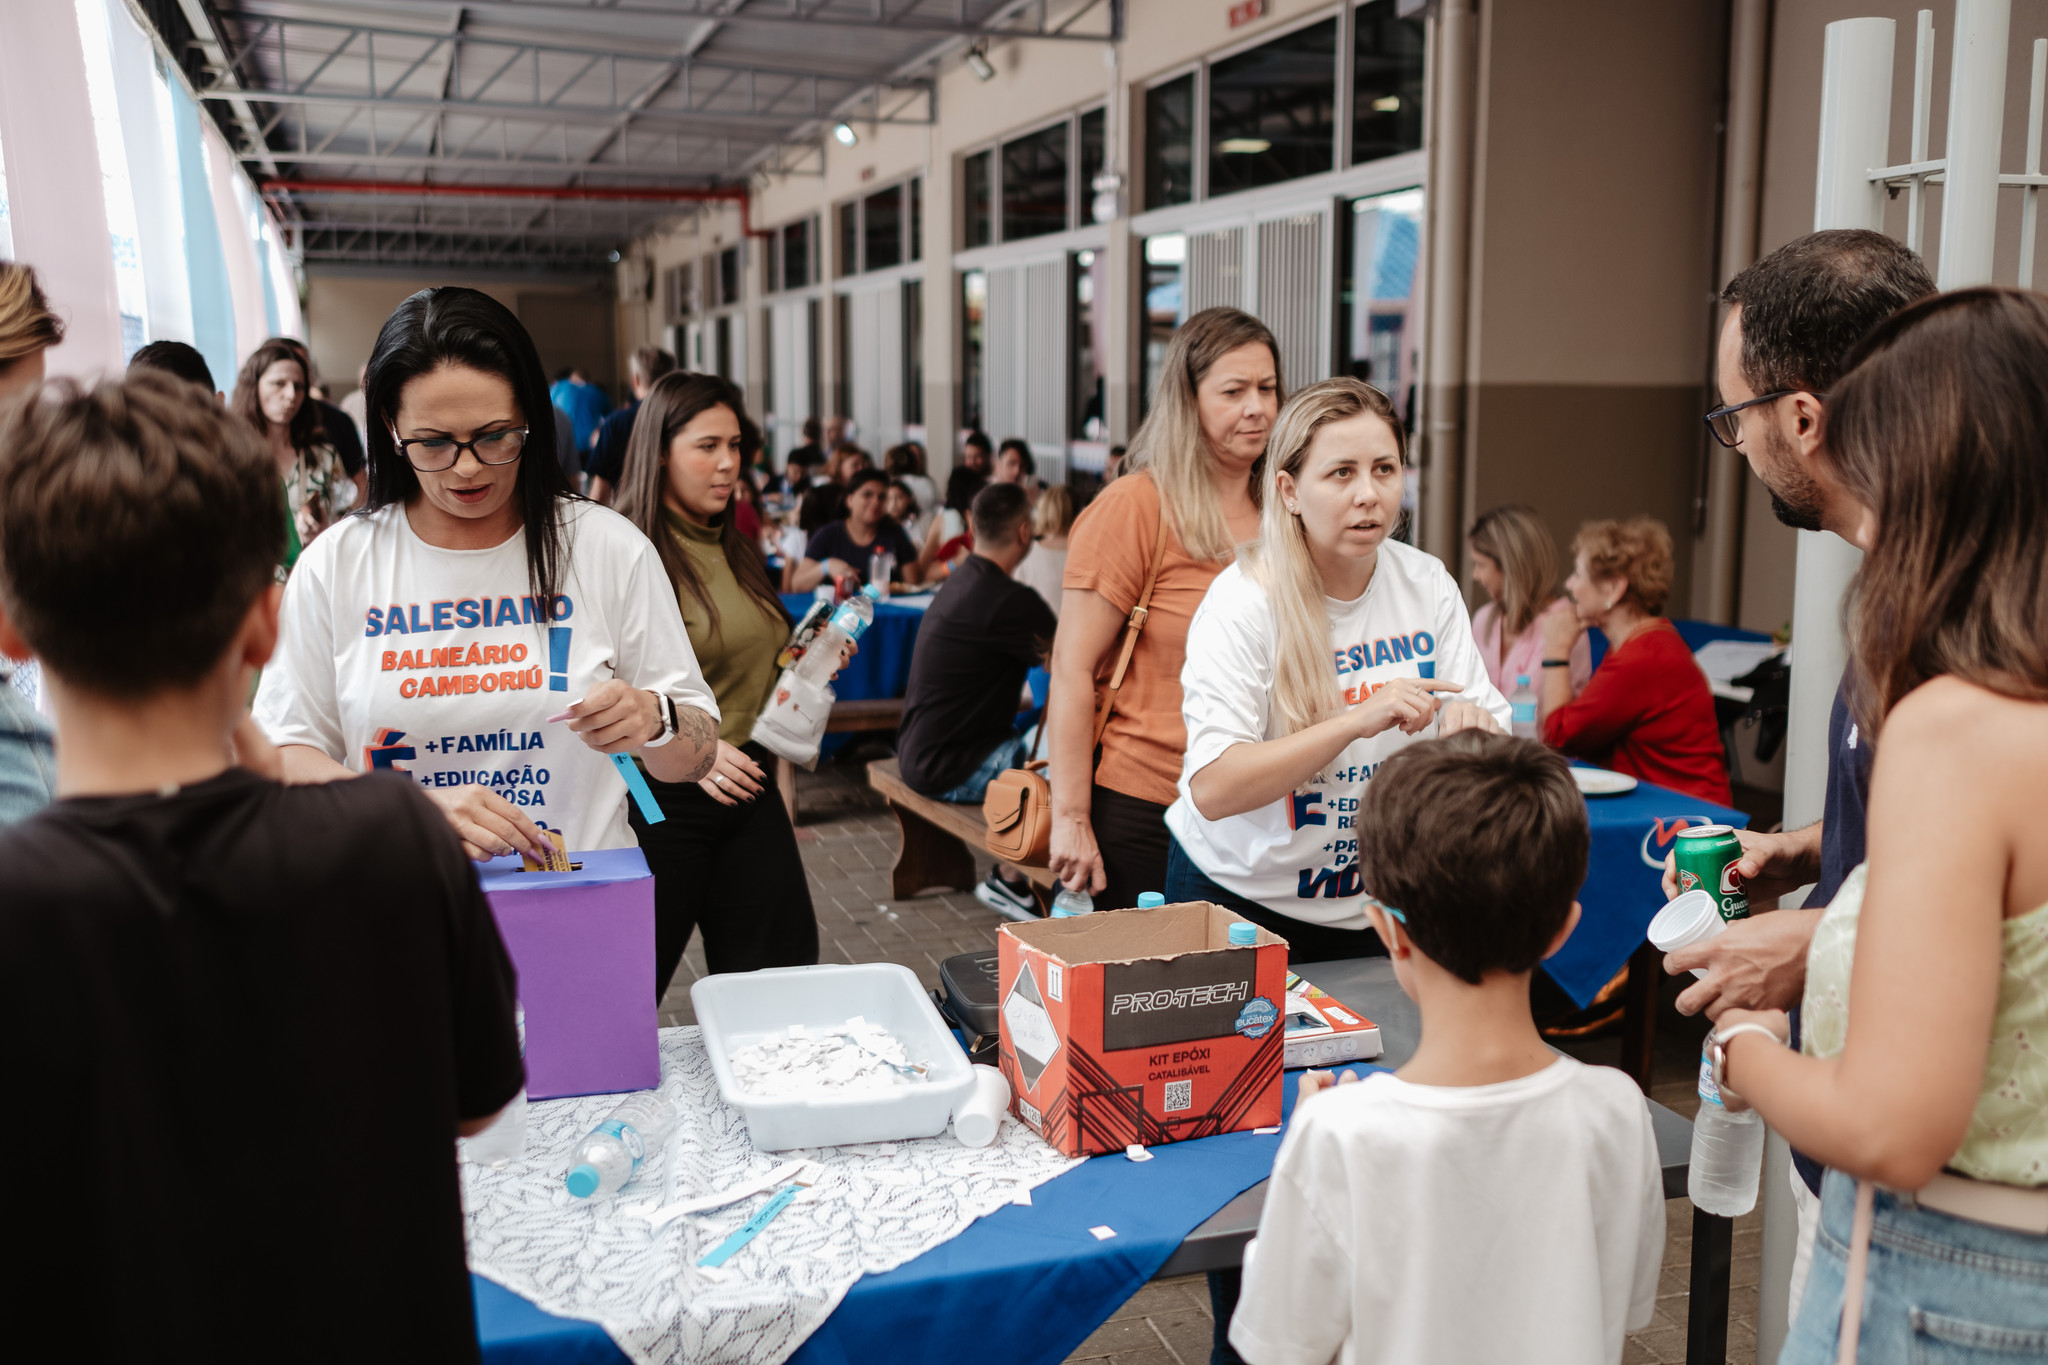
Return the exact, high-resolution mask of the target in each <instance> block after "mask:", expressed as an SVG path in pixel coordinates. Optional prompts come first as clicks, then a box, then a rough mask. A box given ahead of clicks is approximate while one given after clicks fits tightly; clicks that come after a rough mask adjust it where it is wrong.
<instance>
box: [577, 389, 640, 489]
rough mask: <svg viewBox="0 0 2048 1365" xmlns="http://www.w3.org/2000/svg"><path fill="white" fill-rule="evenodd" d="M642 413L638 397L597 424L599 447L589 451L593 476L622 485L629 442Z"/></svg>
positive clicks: (589, 470)
mask: <svg viewBox="0 0 2048 1365" xmlns="http://www.w3.org/2000/svg"><path fill="white" fill-rule="evenodd" d="M639 415H640V400H639V399H637V398H635V399H634V400H633V401H632V402H630V403H628V404H626V406H624V407H623V408H620V409H619V410H618V411H617V412H615V413H613V414H612V415H611V416H609V417H607V418H605V419H604V421H603V423H601V424H600V425H599V426H598V428H597V449H596V450H593V451H591V452H590V464H589V466H588V467H587V469H586V470H585V472H586V473H588V474H589V475H590V477H591V478H593V479H603V480H604V481H605V482H606V483H608V484H610V485H611V486H612V487H613V488H617V487H618V486H619V476H620V475H622V474H624V473H625V472H626V443H627V442H628V441H630V440H631V439H632V438H633V419H634V418H635V417H638V416H639Z"/></svg>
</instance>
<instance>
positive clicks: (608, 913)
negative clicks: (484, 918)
mask: <svg viewBox="0 0 2048 1365" xmlns="http://www.w3.org/2000/svg"><path fill="white" fill-rule="evenodd" d="M569 858H570V860H571V861H572V862H578V863H581V864H582V865H583V867H582V870H581V871H578V872H523V871H521V870H520V863H519V859H518V858H516V857H509V858H497V859H493V860H492V861H491V862H488V863H485V864H484V865H483V866H482V867H480V868H479V869H478V874H479V877H480V879H481V880H482V882H483V888H484V895H485V896H486V897H487V898H489V900H490V903H491V913H492V915H494V916H495V917H496V918H497V921H498V933H499V934H500V935H501V936H502V937H503V938H504V940H505V947H506V950H507V951H509V952H510V953H511V954H512V965H513V966H514V967H516V968H518V969H519V1003H520V1006H521V1007H522V1008H523V1009H524V1010H525V1011H526V1093H527V1095H528V1096H529V1097H530V1098H532V1099H536V1100H547V1099H555V1098H558V1097H560V1096H563V1095H602V1094H610V1093H613V1092H615V1091H621V1090H650V1089H652V1088H653V1087H655V1086H657V1085H659V1084H661V1051H660V1045H659V1042H658V1040H657V1039H656V1038H655V1030H656V1028H658V1027H659V1025H658V1023H657V1021H656V1018H655V1012H654V1009H655V1000H654V877H653V875H652V874H651V873H649V872H648V870H647V859H646V858H645V857H644V856H643V855H642V854H641V852H640V850H639V849H637V848H608V849H604V850H601V851H599V852H595V853H571V854H570V855H569Z"/></svg>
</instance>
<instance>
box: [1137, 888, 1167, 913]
mask: <svg viewBox="0 0 2048 1365" xmlns="http://www.w3.org/2000/svg"><path fill="white" fill-rule="evenodd" d="M1164 904H1166V897H1164V896H1162V895H1160V894H1159V893H1158V892H1157V891H1140V892H1139V893H1138V908H1139V909H1140V910H1157V909H1158V908H1159V907H1160V906H1162V905H1164Z"/></svg>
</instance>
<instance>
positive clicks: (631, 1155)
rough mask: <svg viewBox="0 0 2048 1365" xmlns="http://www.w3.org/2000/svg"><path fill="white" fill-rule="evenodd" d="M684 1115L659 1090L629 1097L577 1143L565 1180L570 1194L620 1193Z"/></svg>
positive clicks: (582, 1196)
mask: <svg viewBox="0 0 2048 1365" xmlns="http://www.w3.org/2000/svg"><path fill="white" fill-rule="evenodd" d="M681 1116H682V1111H681V1110H680V1109H678V1108H677V1107H676V1106H675V1105H674V1104H672V1103H670V1102H669V1101H667V1100H665V1099H663V1098H662V1097H661V1092H660V1091H659V1090H647V1091H643V1092H641V1093H640V1094H638V1095H634V1096H632V1097H631V1098H629V1099H628V1100H627V1101H626V1102H625V1103H623V1104H621V1105H620V1106H619V1107H618V1108H616V1109H614V1110H612V1112H611V1115H610V1117H608V1118H606V1119H605V1121H604V1122H603V1123H600V1124H598V1125H597V1127H595V1128H593V1129H591V1130H590V1135H589V1136H588V1137H586V1138H584V1139H583V1141H581V1142H579V1143H577V1144H576V1155H575V1157H574V1159H573V1160H574V1164H573V1165H571V1166H570V1167H569V1175H568V1178H567V1179H566V1180H564V1181H563V1183H564V1184H565V1185H567V1186H568V1187H569V1193H570V1194H573V1195H575V1196H576V1197H577V1198H578V1199H607V1198H610V1197H611V1196H612V1195H614V1194H617V1193H618V1192H619V1188H620V1187H621V1186H623V1185H624V1184H625V1183H626V1182H627V1181H629V1180H631V1179H632V1178H633V1175H634V1172H636V1171H638V1170H639V1169H640V1164H641V1163H642V1162H644V1161H645V1160H647V1154H648V1153H649V1152H652V1151H654V1150H655V1149H656V1148H658V1147H659V1146H660V1145H661V1142H662V1140H663V1139H664V1138H666V1137H667V1136H668V1135H669V1133H670V1132H671V1131H672V1130H673V1129H674V1128H675V1126H676V1120H677V1119H678V1118H680V1117H681Z"/></svg>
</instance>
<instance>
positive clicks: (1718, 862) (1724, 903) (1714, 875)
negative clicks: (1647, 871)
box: [1676, 825, 1749, 920]
mask: <svg viewBox="0 0 2048 1365" xmlns="http://www.w3.org/2000/svg"><path fill="white" fill-rule="evenodd" d="M1741 858H1742V840H1740V839H1738V838H1736V837H1735V831H1734V829H1733V828H1731V827H1730V826H1728V825H1700V826H1697V827H1696V828H1692V829H1682V830H1680V831H1679V832H1678V848H1677V857H1676V866H1677V870H1678V889H1679V891H1680V892H1681V893H1684V892H1687V891H1691V890H1692V889H1693V888H1695V887H1704V888H1706V889H1707V890H1709V891H1711V892H1712V893H1713V894H1714V896H1715V898H1716V900H1718V901H1719V903H1720V906H1721V918H1722V919H1724V920H1729V919H1748V918H1749V893H1748V892H1747V891H1744V890H1743V889H1742V878H1741V877H1739V876H1737V875H1736V872H1735V864H1736V863H1737V862H1738V861H1740V860H1741Z"/></svg>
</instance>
